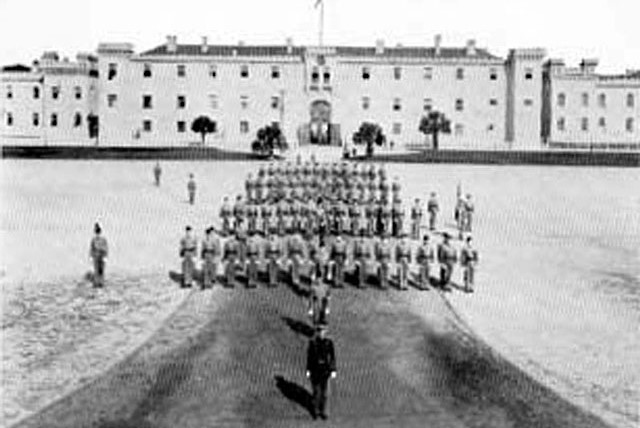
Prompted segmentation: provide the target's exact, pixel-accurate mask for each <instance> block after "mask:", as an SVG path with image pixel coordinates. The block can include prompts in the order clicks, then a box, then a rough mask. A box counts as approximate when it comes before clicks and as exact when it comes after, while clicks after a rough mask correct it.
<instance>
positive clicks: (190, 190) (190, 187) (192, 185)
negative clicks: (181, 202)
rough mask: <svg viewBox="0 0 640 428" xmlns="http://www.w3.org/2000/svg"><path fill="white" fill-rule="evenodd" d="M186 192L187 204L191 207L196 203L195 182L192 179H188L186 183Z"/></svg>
mask: <svg viewBox="0 0 640 428" xmlns="http://www.w3.org/2000/svg"><path fill="white" fill-rule="evenodd" d="M187 192H188V193H189V203H190V204H191V205H193V204H194V203H195V201H196V181H195V180H194V179H193V177H191V178H189V182H188V183H187Z"/></svg>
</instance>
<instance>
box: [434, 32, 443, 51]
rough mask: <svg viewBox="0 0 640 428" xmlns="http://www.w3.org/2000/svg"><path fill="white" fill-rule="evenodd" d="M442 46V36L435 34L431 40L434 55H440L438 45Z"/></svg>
mask: <svg viewBox="0 0 640 428" xmlns="http://www.w3.org/2000/svg"><path fill="white" fill-rule="evenodd" d="M441 44H442V34H436V35H435V37H434V38H433V47H434V48H435V51H434V53H435V55H436V56H438V55H440V45H441Z"/></svg>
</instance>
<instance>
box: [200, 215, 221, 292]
mask: <svg viewBox="0 0 640 428" xmlns="http://www.w3.org/2000/svg"><path fill="white" fill-rule="evenodd" d="M205 233H206V235H205V239H204V240H203V241H202V249H201V251H200V253H201V254H200V255H201V256H202V288H203V289H205V288H211V287H213V284H215V282H216V280H217V278H218V257H219V256H220V250H221V248H220V240H219V239H218V237H217V236H216V235H215V234H214V229H213V227H209V228H208V229H207V230H206V231H205Z"/></svg>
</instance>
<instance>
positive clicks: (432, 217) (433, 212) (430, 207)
mask: <svg viewBox="0 0 640 428" xmlns="http://www.w3.org/2000/svg"><path fill="white" fill-rule="evenodd" d="M427 211H429V230H436V221H437V220H438V212H439V211H440V203H438V196H437V195H436V192H431V197H430V198H429V201H428V202H427Z"/></svg>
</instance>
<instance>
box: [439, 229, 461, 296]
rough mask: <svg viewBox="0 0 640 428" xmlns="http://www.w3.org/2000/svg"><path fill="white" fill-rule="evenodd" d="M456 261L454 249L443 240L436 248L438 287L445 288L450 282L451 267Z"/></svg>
mask: <svg viewBox="0 0 640 428" xmlns="http://www.w3.org/2000/svg"><path fill="white" fill-rule="evenodd" d="M457 259H458V256H457V253H456V250H455V248H453V246H452V245H451V243H450V242H448V240H446V239H445V241H444V242H442V243H441V244H440V245H439V246H438V262H439V263H440V285H441V286H443V287H446V286H447V285H448V284H449V281H451V276H452V275H453V267H454V265H455V263H456V261H457Z"/></svg>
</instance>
